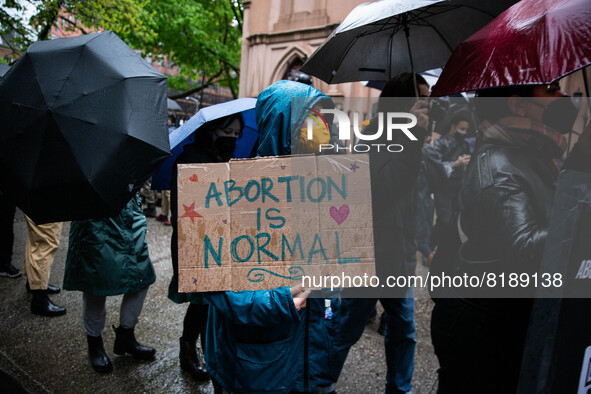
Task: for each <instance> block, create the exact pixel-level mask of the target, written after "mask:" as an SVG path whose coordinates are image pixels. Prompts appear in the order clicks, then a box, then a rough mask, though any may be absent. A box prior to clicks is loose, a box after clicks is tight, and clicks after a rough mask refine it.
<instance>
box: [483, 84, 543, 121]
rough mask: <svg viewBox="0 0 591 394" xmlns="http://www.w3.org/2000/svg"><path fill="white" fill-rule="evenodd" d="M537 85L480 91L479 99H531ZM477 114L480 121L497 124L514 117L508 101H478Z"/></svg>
mask: <svg viewBox="0 0 591 394" xmlns="http://www.w3.org/2000/svg"><path fill="white" fill-rule="evenodd" d="M535 87H536V85H517V86H502V87H499V88H491V89H483V90H480V91H478V97H511V96H520V97H531V96H532V94H533V90H534V88H535ZM476 112H477V113H478V118H479V119H480V121H484V120H488V121H489V122H496V121H497V120H499V119H501V118H504V117H506V116H510V115H512V112H511V111H510V110H509V107H508V106H507V100H493V99H491V100H476Z"/></svg>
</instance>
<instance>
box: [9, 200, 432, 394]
mask: <svg viewBox="0 0 591 394" xmlns="http://www.w3.org/2000/svg"><path fill="white" fill-rule="evenodd" d="M14 232H15V240H14V249H13V250H14V253H13V264H14V265H15V266H16V267H17V268H19V269H22V266H23V254H24V248H25V234H26V223H25V221H24V217H23V215H22V213H21V212H20V211H18V210H17V215H16V222H15V225H14ZM68 232H69V223H64V226H63V230H62V239H61V242H60V247H59V250H58V253H57V255H56V259H55V262H54V265H53V268H52V272H51V278H50V283H51V284H54V285H57V286H60V287H61V284H62V279H63V273H64V265H65V258H66V254H67V249H68ZM171 233H172V229H171V227H170V226H164V225H163V224H162V223H160V222H157V221H155V220H154V219H148V246H149V249H150V257H151V258H152V262H153V263H154V268H155V270H156V274H157V280H156V283H155V284H154V285H152V286H151V287H150V290H149V292H148V296H147V298H146V302H145V304H144V309H143V311H142V315H141V317H140V322H139V324H138V326H137V327H136V336H137V338H138V340H139V341H140V342H141V343H145V344H146V345H150V346H153V347H155V348H156V350H157V353H156V358H155V360H152V361H148V362H138V361H136V360H134V359H132V358H131V357H130V356H116V355H114V354H113V342H114V339H115V333H114V332H113V329H112V328H111V326H112V325H116V326H118V325H119V320H118V319H119V312H118V307H119V305H120V302H121V296H117V297H109V298H107V300H108V301H107V329H106V331H105V333H104V334H103V340H104V342H105V350H106V351H107V353H108V354H109V356H110V357H111V360H112V361H113V367H114V370H113V372H112V373H110V374H106V375H103V374H98V373H95V372H94V371H93V370H92V369H91V367H90V365H89V363H88V358H87V357H88V355H87V346H86V336H85V335H84V332H83V330H82V323H81V313H82V312H81V303H82V296H81V293H79V292H68V291H62V292H61V293H60V294H57V295H52V296H51V299H52V300H53V301H54V302H55V303H56V304H58V305H60V306H63V307H66V308H67V310H68V312H67V313H66V315H64V316H59V317H54V318H46V317H41V316H36V315H32V314H31V313H30V311H29V305H30V297H31V296H30V295H29V294H27V293H26V291H25V278H24V277H20V278H17V279H9V278H0V297H1V299H2V300H3V302H2V304H1V305H0V333H1V335H0V370H1V371H4V372H5V373H6V375H7V376H9V377H12V378H13V379H14V380H16V381H17V382H18V383H19V384H20V385H21V386H22V387H23V389H24V390H25V391H27V392H30V393H45V392H56V393H57V392H59V393H103V392H104V393H111V392H117V393H213V387H212V385H211V384H210V383H205V384H201V385H200V384H197V383H194V382H193V381H192V380H191V377H190V376H189V375H187V374H185V373H184V372H181V370H180V367H179V363H178V350H179V349H178V347H179V344H178V338H179V337H180V335H181V331H182V320H183V317H184V313H185V310H186V306H185V305H177V304H174V303H173V302H171V301H170V300H168V298H167V297H166V294H167V291H168V282H169V280H170V277H171V275H172V272H171V271H172V267H171V264H170V236H171ZM421 268H422V267H421ZM416 304H417V306H416V308H417V356H416V367H415V375H414V379H413V393H415V394H417V393H429V392H430V391H431V390H432V389H433V388H434V383H435V380H436V370H437V368H438V364H437V360H436V358H435V356H434V354H433V347H432V345H431V341H430V336H429V321H430V315H431V308H432V302H431V301H430V300H427V299H420V300H417V302H416ZM376 326H377V325H376V324H375V323H372V324H370V325H368V327H367V329H366V330H365V333H364V335H363V337H362V338H361V340H360V341H359V342H358V343H357V345H355V346H354V347H353V348H352V349H351V352H350V354H349V358H348V360H347V363H346V364H345V368H344V370H343V373H342V376H341V380H340V381H339V383H338V384H337V391H338V392H339V393H341V394H342V393H380V392H383V384H384V382H385V371H386V366H385V359H384V348H383V337H382V336H380V335H379V334H377V332H376V328H377V327H376ZM6 379H7V378H6V376H5V377H2V375H1V374H0V387H2V392H17V391H6V390H7V388H8V386H7V382H6ZM15 390H16V389H15ZM433 392H434V391H433Z"/></svg>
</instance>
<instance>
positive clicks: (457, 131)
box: [456, 129, 466, 135]
mask: <svg viewBox="0 0 591 394" xmlns="http://www.w3.org/2000/svg"><path fill="white" fill-rule="evenodd" d="M456 133H457V134H459V135H466V132H465V131H464V130H460V129H456Z"/></svg>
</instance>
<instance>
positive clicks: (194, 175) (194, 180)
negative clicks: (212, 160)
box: [189, 174, 199, 183]
mask: <svg viewBox="0 0 591 394" xmlns="http://www.w3.org/2000/svg"><path fill="white" fill-rule="evenodd" d="M189 180H190V181H191V182H195V183H197V182H198V181H199V178H197V174H193V175H192V176H191V177H190V178H189Z"/></svg>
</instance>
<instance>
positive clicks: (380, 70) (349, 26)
mask: <svg viewBox="0 0 591 394" xmlns="http://www.w3.org/2000/svg"><path fill="white" fill-rule="evenodd" d="M515 2H516V0H382V1H374V2H369V3H363V4H361V5H359V6H357V7H355V9H353V11H351V12H350V13H349V15H347V17H346V18H345V20H344V21H343V23H341V24H340V25H339V26H338V27H337V29H336V30H335V31H334V32H333V33H332V34H331V35H330V37H328V38H327V39H326V40H325V41H324V42H323V43H322V45H320V47H318V49H316V51H315V52H314V53H313V54H312V55H311V56H310V57H309V58H308V60H307V61H306V63H305V64H304V65H303V66H302V68H301V71H303V72H305V73H308V74H310V75H313V76H315V77H318V78H320V79H322V80H323V81H324V82H326V83H329V84H331V83H341V82H353V81H388V80H389V79H390V78H392V77H393V76H394V75H396V74H398V73H400V72H408V71H412V72H423V71H427V70H431V69H434V68H438V67H442V66H443V65H444V64H445V62H446V61H447V59H448V58H449V56H450V55H451V53H452V52H453V50H454V48H455V47H456V46H457V45H458V44H459V43H460V42H462V41H463V40H465V39H466V38H468V37H469V36H470V35H471V34H473V33H475V32H476V31H478V29H480V28H482V27H483V26H484V25H485V24H487V23H488V22H490V21H492V20H493V19H494V17H495V16H497V15H499V14H500V13H501V12H503V11H504V10H506V9H507V8H508V7H509V6H511V5H512V4H513V3H515Z"/></svg>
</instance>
